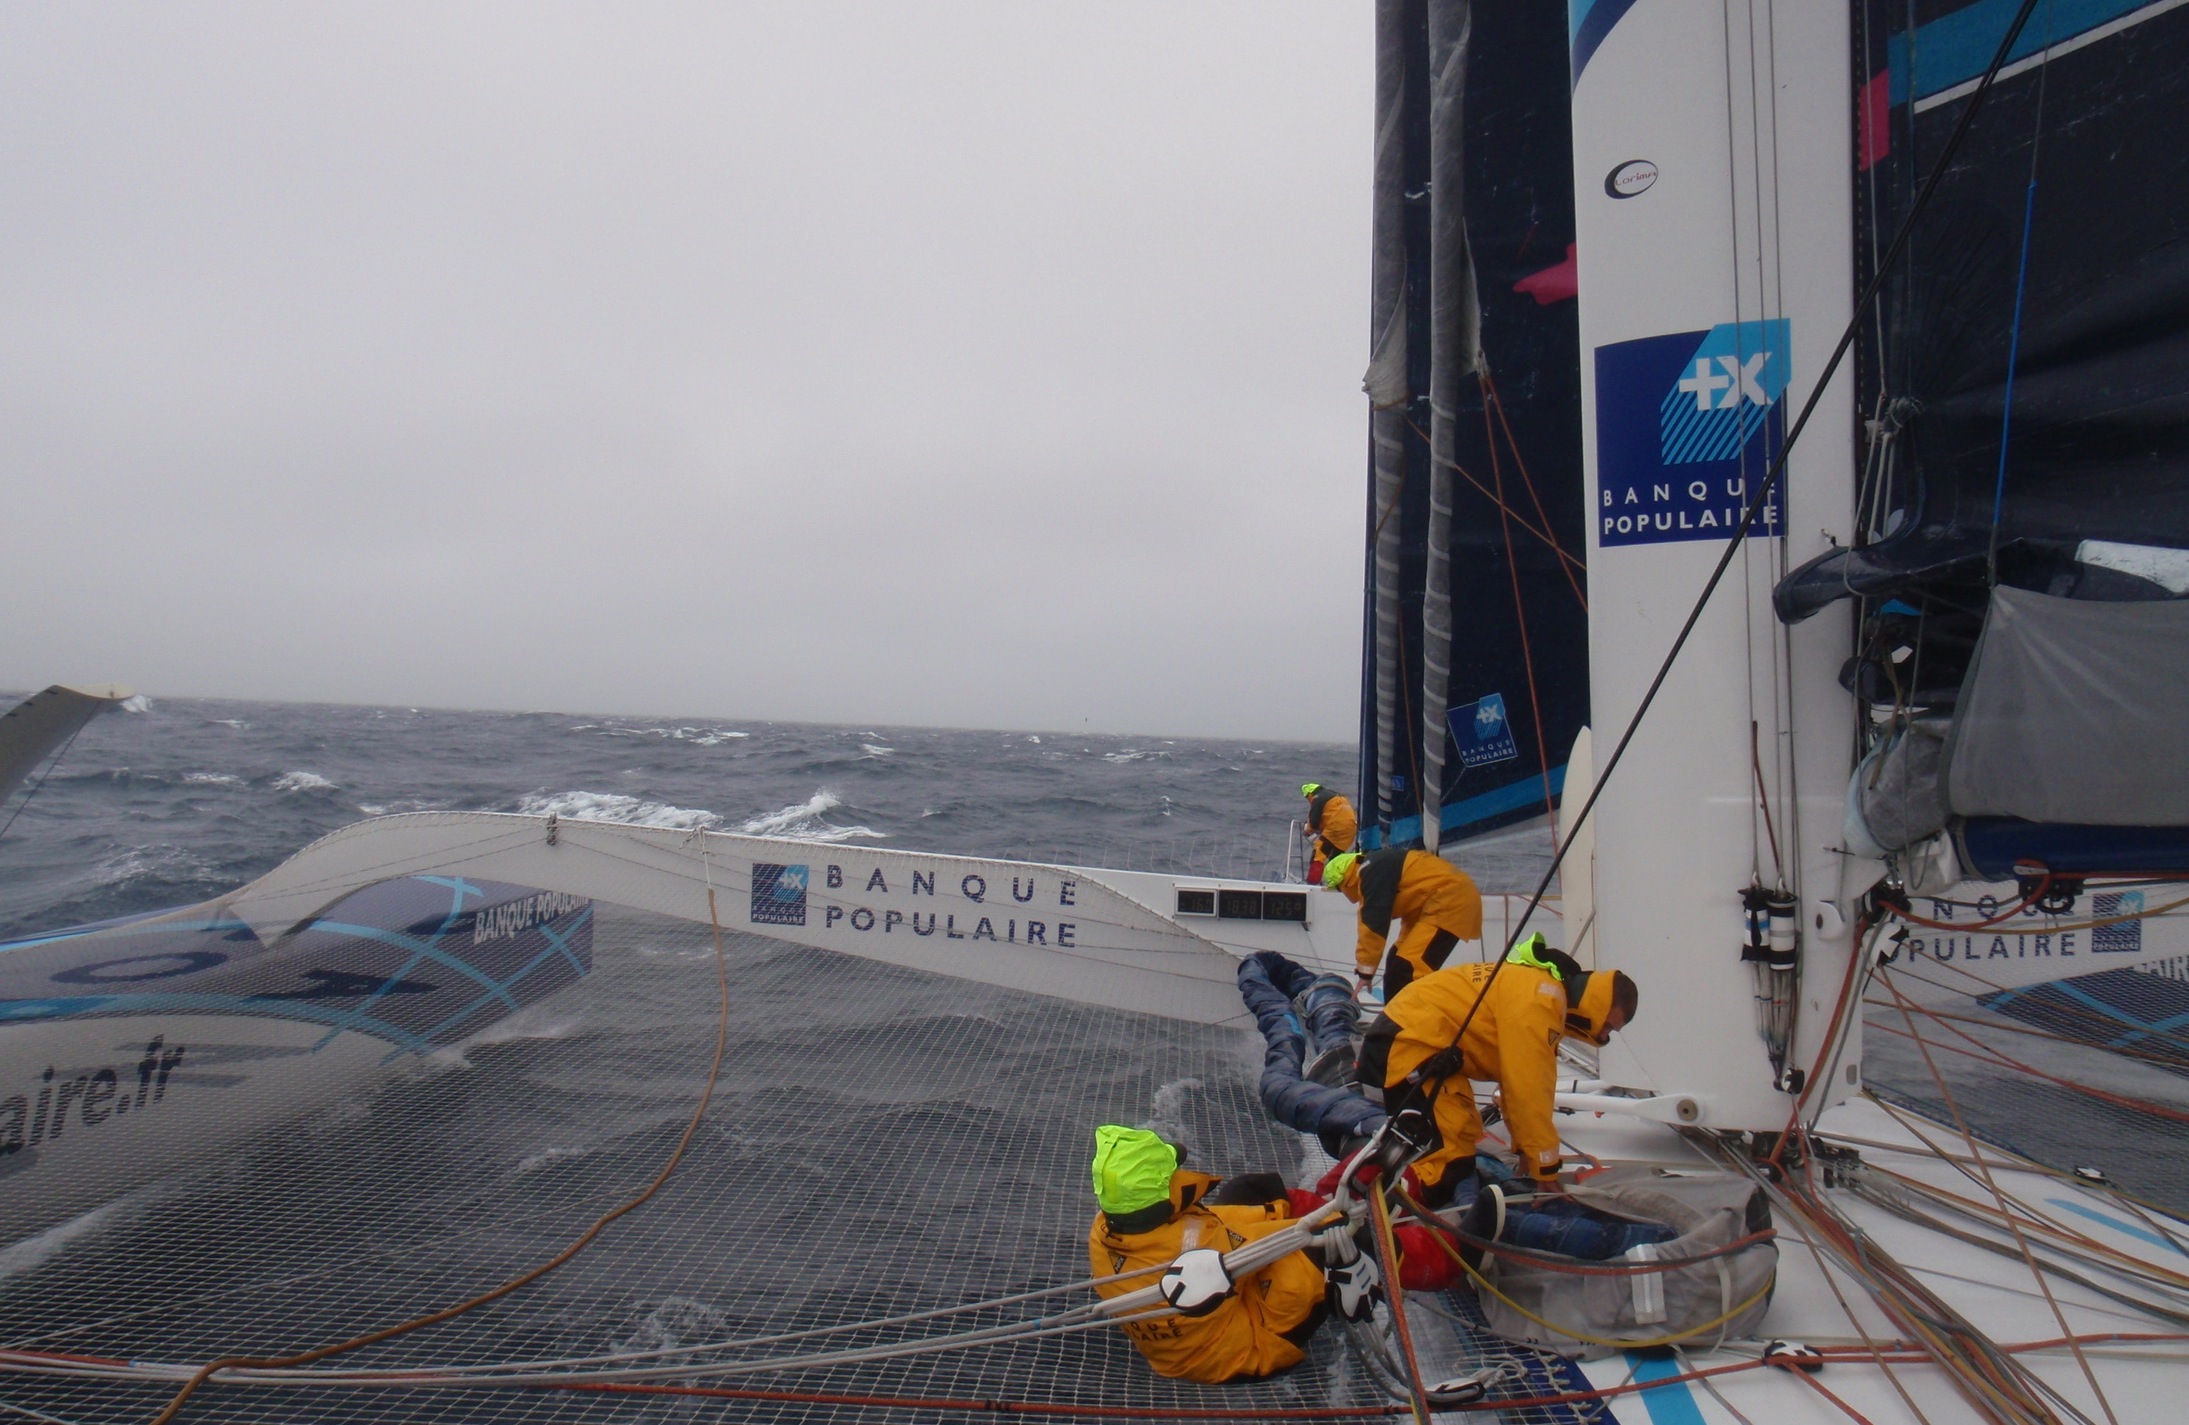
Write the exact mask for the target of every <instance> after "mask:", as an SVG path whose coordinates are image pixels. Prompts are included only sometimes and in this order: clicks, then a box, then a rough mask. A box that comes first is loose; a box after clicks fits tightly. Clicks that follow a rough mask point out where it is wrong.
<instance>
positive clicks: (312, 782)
mask: <svg viewBox="0 0 2189 1425" xmlns="http://www.w3.org/2000/svg"><path fill="white" fill-rule="evenodd" d="M334 789H335V788H334V783H332V782H330V781H328V780H327V779H326V778H325V777H322V776H320V775H319V774H318V773H317V772H284V773H282V774H281V775H280V776H279V777H276V778H275V779H274V790H275V791H277V792H331V791H333V790H334Z"/></svg>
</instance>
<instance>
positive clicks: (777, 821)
mask: <svg viewBox="0 0 2189 1425" xmlns="http://www.w3.org/2000/svg"><path fill="white" fill-rule="evenodd" d="M843 804H844V803H843V800H842V798H840V797H838V796H837V795H836V794H835V793H834V792H831V791H829V790H828V789H826V788H823V789H822V790H820V791H818V792H815V793H814V794H813V795H812V796H810V797H808V798H807V799H806V800H804V801H802V802H800V803H799V804H798V805H797V806H793V807H784V808H783V809H782V810H781V811H771V812H769V813H768V814H767V815H765V816H756V817H754V818H753V819H752V820H750V821H748V822H746V823H745V824H744V825H743V826H740V827H739V828H738V830H739V831H742V832H744V833H745V834H746V835H747V836H780V837H784V838H786V839H788V840H791V841H819V842H837V841H856V840H860V839H862V838H864V839H871V840H876V841H879V840H881V839H882V838H884V837H886V836H887V835H889V833H888V832H886V831H876V830H874V829H873V828H872V827H869V826H838V825H836V824H835V823H834V822H831V821H829V820H827V819H826V813H828V812H831V811H834V810H835V809H836V808H838V807H840V806H842V805H843Z"/></svg>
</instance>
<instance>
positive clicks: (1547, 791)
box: [1476, 372, 1558, 852]
mask: <svg viewBox="0 0 2189 1425" xmlns="http://www.w3.org/2000/svg"><path fill="white" fill-rule="evenodd" d="M1476 376H1477V384H1478V385H1482V387H1483V392H1482V394H1483V401H1482V434H1483V438H1484V440H1485V441H1486V442H1487V443H1488V445H1489V447H1490V478H1491V479H1492V480H1494V481H1496V482H1497V523H1498V528H1499V529H1501V530H1502V531H1503V532H1504V535H1505V572H1506V573H1508V574H1510V575H1511V576H1512V584H1513V622H1514V623H1515V624H1516V625H1518V626H1519V629H1520V665H1521V667H1522V668H1523V669H1524V670H1526V672H1527V675H1528V714H1529V716H1530V717H1531V718H1533V719H1534V721H1535V757H1536V761H1537V763H1538V764H1539V765H1540V768H1541V772H1542V780H1543V818H1544V821H1545V823H1546V825H1547V826H1548V828H1549V830H1550V834H1551V850H1552V851H1554V852H1555V851H1557V849H1558V799H1557V797H1555V796H1554V795H1552V793H1551V748H1550V742H1549V740H1548V739H1546V738H1545V737H1544V736H1543V699H1542V696H1541V695H1540V694H1539V693H1537V691H1536V687H1535V653H1534V650H1533V649H1531V648H1530V647H1529V644H1528V607H1527V603H1526V601H1524V600H1523V599H1522V598H1521V597H1520V562H1519V561H1518V560H1517V559H1515V558H1514V557H1513V527H1512V524H1511V523H1510V522H1509V521H1508V520H1507V518H1506V506H1505V467H1504V465H1503V464H1502V463H1501V462H1500V461H1499V460H1498V458H1497V431H1496V429H1495V428H1493V427H1492V426H1491V424H1490V400H1489V388H1488V386H1487V384H1485V383H1486V381H1487V378H1486V377H1485V376H1484V375H1483V374H1482V373H1480V372H1477V373H1476Z"/></svg>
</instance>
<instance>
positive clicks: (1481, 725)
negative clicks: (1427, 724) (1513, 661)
mask: <svg viewBox="0 0 2189 1425" xmlns="http://www.w3.org/2000/svg"><path fill="white" fill-rule="evenodd" d="M1444 720H1445V721H1446V722H1447V723H1448V724H1450V726H1451V729H1452V745H1453V746H1455V747H1457V748H1458V749H1459V760H1460V762H1461V764H1462V765H1464V766H1468V767H1486V766H1488V765H1489V764H1490V763H1492V762H1510V761H1512V760H1513V759H1514V758H1515V757H1518V756H1519V755H1520V746H1519V744H1518V743H1516V742H1514V741H1513V732H1512V724H1510V723H1509V722H1507V721H1506V720H1505V695H1504V694H1503V693H1490V694H1487V695H1485V696H1484V697H1482V698H1480V699H1478V700H1476V701H1475V702H1471V703H1462V704H1461V705H1460V706H1458V707H1455V708H1453V709H1451V710H1450V711H1449V712H1447V713H1446V714H1445V715H1444Z"/></svg>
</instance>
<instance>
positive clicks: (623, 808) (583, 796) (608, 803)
mask: <svg viewBox="0 0 2189 1425" xmlns="http://www.w3.org/2000/svg"><path fill="white" fill-rule="evenodd" d="M517 810H518V811H520V812H522V813H523V814H524V815H526V816H559V817H566V818H568V819H569V820H571V821H614V822H621V823H622V824H623V825H625V826H661V827H667V828H668V829H669V830H671V831H708V830H712V829H713V828H714V827H717V826H720V825H721V824H722V818H721V817H719V816H716V815H715V814H714V813H713V812H711V811H698V810H695V809H694V808H691V807H674V806H670V805H669V804H668V803H667V802H649V801H641V800H640V799H639V798H637V797H627V796H625V795H623V794H622V793H621V792H552V793H549V792H535V793H533V794H532V795H531V796H529V797H526V798H525V799H524V800H522V801H520V802H519V803H517Z"/></svg>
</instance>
